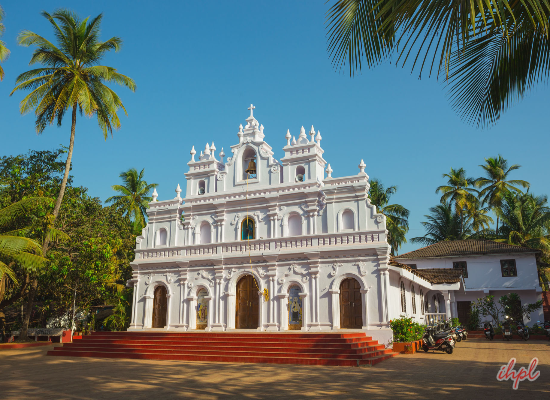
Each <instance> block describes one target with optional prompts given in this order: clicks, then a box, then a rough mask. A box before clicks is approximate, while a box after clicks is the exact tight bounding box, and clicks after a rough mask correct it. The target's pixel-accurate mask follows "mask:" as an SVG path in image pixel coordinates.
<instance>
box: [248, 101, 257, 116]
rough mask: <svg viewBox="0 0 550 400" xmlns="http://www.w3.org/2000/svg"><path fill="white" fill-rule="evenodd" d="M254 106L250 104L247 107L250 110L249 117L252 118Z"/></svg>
mask: <svg viewBox="0 0 550 400" xmlns="http://www.w3.org/2000/svg"><path fill="white" fill-rule="evenodd" d="M255 108H256V107H254V105H253V104H251V105H250V107H248V109H249V110H250V118H253V117H254V109H255Z"/></svg>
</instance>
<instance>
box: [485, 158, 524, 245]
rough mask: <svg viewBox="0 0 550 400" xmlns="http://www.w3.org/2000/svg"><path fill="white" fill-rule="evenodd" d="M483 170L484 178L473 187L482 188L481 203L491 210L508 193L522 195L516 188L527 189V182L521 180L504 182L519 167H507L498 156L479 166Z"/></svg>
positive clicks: (486, 160) (499, 204)
mask: <svg viewBox="0 0 550 400" xmlns="http://www.w3.org/2000/svg"><path fill="white" fill-rule="evenodd" d="M480 167H481V168H483V169H484V170H485V173H486V177H481V178H477V179H476V181H475V185H476V186H477V187H478V188H484V189H483V190H482V191H481V192H480V193H479V197H480V198H482V202H483V203H485V204H488V205H489V207H491V208H492V209H493V210H496V209H498V208H499V207H500V206H501V204H502V198H503V196H504V194H505V193H507V192H508V191H515V192H517V193H523V192H522V191H521V190H520V189H518V188H517V187H516V186H521V187H524V188H529V182H526V181H522V180H506V178H508V174H509V173H510V172H512V171H514V170H516V169H519V168H520V167H521V165H518V164H514V165H512V166H511V167H508V161H506V160H505V159H504V158H503V157H502V156H501V155H500V154H499V155H498V157H496V158H492V157H491V158H486V159H485V164H484V165H480ZM496 214H497V226H496V232H497V234H498V223H499V216H498V213H496Z"/></svg>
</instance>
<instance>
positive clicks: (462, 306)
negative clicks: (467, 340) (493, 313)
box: [456, 301, 471, 327]
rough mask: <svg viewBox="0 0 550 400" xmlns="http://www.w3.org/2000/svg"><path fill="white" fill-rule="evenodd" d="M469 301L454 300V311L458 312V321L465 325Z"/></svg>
mask: <svg viewBox="0 0 550 400" xmlns="http://www.w3.org/2000/svg"><path fill="white" fill-rule="evenodd" d="M470 303H471V302H470V301H457V302H456V311H457V313H458V320H459V321H460V323H461V324H462V325H463V326H465V327H467V326H468V321H469V317H468V314H469V313H470Z"/></svg>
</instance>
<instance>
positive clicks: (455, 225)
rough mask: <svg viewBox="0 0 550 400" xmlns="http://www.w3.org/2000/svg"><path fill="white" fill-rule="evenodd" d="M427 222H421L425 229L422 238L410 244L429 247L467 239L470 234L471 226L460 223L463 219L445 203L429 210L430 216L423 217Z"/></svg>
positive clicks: (412, 240)
mask: <svg viewBox="0 0 550 400" xmlns="http://www.w3.org/2000/svg"><path fill="white" fill-rule="evenodd" d="M424 217H426V218H427V220H428V221H427V222H421V224H422V225H423V226H424V228H425V229H426V234H425V235H424V236H420V237H415V238H412V239H411V242H412V243H421V244H423V245H425V246H429V245H431V244H434V243H439V242H442V241H444V240H464V239H468V237H470V235H471V233H472V229H471V224H470V223H468V222H464V221H462V219H463V218H464V217H463V216H462V215H461V214H458V213H456V212H455V210H453V204H452V203H451V202H450V201H445V202H443V203H441V204H438V205H436V206H434V207H431V208H430V215H424Z"/></svg>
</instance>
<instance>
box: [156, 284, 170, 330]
mask: <svg viewBox="0 0 550 400" xmlns="http://www.w3.org/2000/svg"><path fill="white" fill-rule="evenodd" d="M166 311H167V298H166V288H165V287H164V286H157V287H156V288H155V298H154V300H153V328H164V327H165V326H166Z"/></svg>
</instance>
